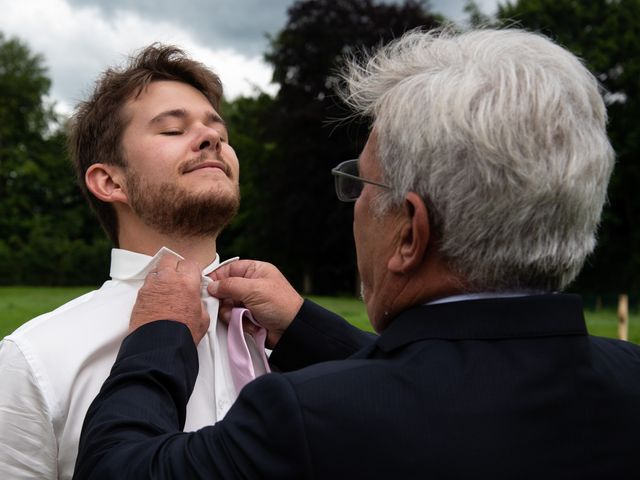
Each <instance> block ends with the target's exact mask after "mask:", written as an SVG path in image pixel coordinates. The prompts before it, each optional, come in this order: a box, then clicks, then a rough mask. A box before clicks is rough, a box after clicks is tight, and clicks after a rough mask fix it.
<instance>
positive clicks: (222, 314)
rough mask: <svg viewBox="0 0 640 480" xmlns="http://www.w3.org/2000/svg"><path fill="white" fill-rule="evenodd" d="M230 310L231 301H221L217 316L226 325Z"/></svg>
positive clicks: (229, 317)
mask: <svg viewBox="0 0 640 480" xmlns="http://www.w3.org/2000/svg"><path fill="white" fill-rule="evenodd" d="M231 310H233V302H230V303H225V302H221V303H220V307H219V308H218V318H220V319H221V320H222V321H223V322H224V323H226V324H227V325H229V322H230V321H231Z"/></svg>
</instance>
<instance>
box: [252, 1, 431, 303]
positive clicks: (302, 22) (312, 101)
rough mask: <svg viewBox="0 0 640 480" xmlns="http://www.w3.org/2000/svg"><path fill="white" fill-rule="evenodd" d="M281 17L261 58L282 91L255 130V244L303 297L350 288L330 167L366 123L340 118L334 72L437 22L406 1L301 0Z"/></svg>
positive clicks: (348, 246)
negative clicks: (262, 147) (258, 134)
mask: <svg viewBox="0 0 640 480" xmlns="http://www.w3.org/2000/svg"><path fill="white" fill-rule="evenodd" d="M288 15H289V16H288V21H287V24H286V25H285V27H284V28H283V30H282V31H280V33H278V35H277V36H276V37H275V38H273V39H272V41H271V48H270V51H269V52H268V53H267V55H266V58H267V60H268V61H269V62H271V64H272V65H273V67H274V76H273V79H274V81H275V82H277V83H278V84H279V85H280V90H279V92H278V94H277V96H276V98H275V100H274V102H273V105H272V106H270V108H269V114H268V116H266V117H263V120H262V125H261V128H262V129H264V132H263V134H264V139H265V142H266V144H267V145H271V146H272V147H273V148H272V150H271V151H270V152H269V155H268V160H266V157H264V158H263V161H261V162H257V164H256V165H255V170H254V173H253V174H252V175H254V178H255V179H256V183H255V189H256V190H255V191H254V192H253V194H255V198H254V201H255V202H257V203H258V204H259V206H258V208H259V211H261V212H262V213H261V219H260V227H259V228H261V229H262V232H261V236H260V238H261V242H262V246H263V247H264V248H265V249H266V250H267V251H268V252H269V255H268V258H269V259H270V260H272V261H274V262H275V263H276V264H277V265H278V266H280V267H281V268H283V270H284V271H285V272H286V273H287V274H288V276H289V277H290V278H292V280H293V281H294V283H296V284H297V285H298V286H299V287H302V288H303V289H304V290H305V291H310V290H313V291H316V292H336V291H343V292H344V291H353V290H354V288H355V274H354V272H355V256H354V253H353V252H354V246H353V238H352V233H351V223H352V220H351V215H352V208H351V206H347V205H341V204H340V203H339V202H338V201H337V200H336V199H335V195H334V192H333V178H332V176H331V174H330V169H331V168H332V167H334V166H335V165H337V164H338V163H339V162H341V161H343V160H347V159H350V158H355V157H357V156H358V154H359V152H360V150H361V149H362V147H363V146H364V142H365V140H366V137H367V135H368V125H366V124H364V123H362V122H361V121H351V122H348V123H347V122H344V121H339V120H340V119H344V118H345V117H346V116H347V115H348V113H349V112H347V111H346V109H345V107H344V106H343V105H341V104H340V103H339V101H338V100H337V98H336V95H335V89H336V87H337V86H338V85H339V83H340V80H339V74H338V71H339V70H340V67H341V66H342V65H343V61H344V57H345V55H348V54H357V53H358V52H360V51H361V50H362V49H366V48H371V47H375V46H378V45H380V44H382V43H385V42H388V41H389V40H391V39H392V38H395V37H398V36H400V35H401V34H402V33H403V32H405V31H406V30H409V29H412V28H415V27H420V26H422V27H425V28H431V27H434V26H436V25H437V24H439V23H440V21H441V18H440V17H437V16H435V15H433V14H430V13H429V12H428V11H427V6H426V3H425V2H420V1H412V0H409V1H405V2H404V3H402V4H400V3H396V4H382V3H376V2H375V1H373V0H304V1H297V2H296V3H294V4H293V5H292V6H291V8H290V9H289V12H288ZM241 161H242V162H247V161H248V160H247V158H241ZM252 168H253V167H252ZM245 180H246V177H245ZM252 188H253V187H252ZM245 201H247V202H248V201H249V199H248V198H247V199H245ZM254 207H256V204H255V203H252V204H251V207H250V208H251V209H253V208H254Z"/></svg>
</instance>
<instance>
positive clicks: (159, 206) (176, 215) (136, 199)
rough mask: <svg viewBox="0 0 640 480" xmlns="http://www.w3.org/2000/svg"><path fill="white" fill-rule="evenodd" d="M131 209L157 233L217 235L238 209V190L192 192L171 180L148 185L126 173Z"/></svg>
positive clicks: (186, 235) (134, 175) (192, 235)
mask: <svg viewBox="0 0 640 480" xmlns="http://www.w3.org/2000/svg"><path fill="white" fill-rule="evenodd" d="M127 189H128V196H129V202H130V205H131V209H132V210H133V211H134V212H135V213H136V214H137V215H138V216H139V217H140V219H141V220H142V221H143V222H145V223H146V224H147V225H149V226H151V227H153V228H154V229H155V230H157V231H158V232H159V233H162V234H166V235H175V236H181V237H207V236H216V235H218V234H219V233H220V232H221V231H222V229H223V228H224V227H226V226H227V225H228V224H229V222H231V220H233V218H234V217H235V216H236V214H237V213H238V208H239V206H240V192H239V189H238V185H237V184H236V185H235V190H234V191H207V192H202V193H198V194H192V193H190V192H189V191H188V190H186V189H184V188H182V187H179V186H178V185H175V184H173V183H169V182H165V183H162V184H159V185H151V184H149V183H148V182H146V181H145V180H144V179H143V178H141V177H140V176H139V175H137V174H136V173H134V172H131V173H130V174H129V175H128V176H127Z"/></svg>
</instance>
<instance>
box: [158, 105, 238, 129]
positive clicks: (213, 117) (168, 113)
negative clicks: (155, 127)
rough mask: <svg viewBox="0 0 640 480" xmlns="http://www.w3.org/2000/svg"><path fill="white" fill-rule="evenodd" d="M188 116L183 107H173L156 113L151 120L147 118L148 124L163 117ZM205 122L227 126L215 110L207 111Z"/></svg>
mask: <svg viewBox="0 0 640 480" xmlns="http://www.w3.org/2000/svg"><path fill="white" fill-rule="evenodd" d="M188 116H189V113H188V112H187V111H186V110H185V109H184V108H174V109H172V110H165V111H164V112H160V113H159V114H157V115H156V116H155V117H153V118H152V119H151V120H149V123H150V124H154V123H159V122H161V121H162V120H164V119H165V118H170V117H173V118H178V119H185V118H187V117H188ZM205 123H206V124H207V125H210V124H212V123H220V124H222V126H223V127H225V128H226V127H227V124H226V123H225V121H224V120H223V119H222V117H221V116H220V115H218V114H217V113H215V112H208V113H207V117H206V120H205Z"/></svg>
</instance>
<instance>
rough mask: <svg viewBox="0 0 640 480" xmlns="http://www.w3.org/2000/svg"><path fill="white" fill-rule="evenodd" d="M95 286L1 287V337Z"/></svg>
mask: <svg viewBox="0 0 640 480" xmlns="http://www.w3.org/2000/svg"><path fill="white" fill-rule="evenodd" d="M94 288H95V287H0V338H2V337H4V336H5V335H8V334H9V333H11V332H13V331H14V330H15V329H16V328H18V327H19V326H20V325H22V324H23V323H24V322H26V321H27V320H29V319H31V318H33V317H36V316H38V315H40V314H42V313H45V312H49V311H51V310H53V309H54V308H57V307H59V306H60V305H62V304H63V303H66V302H68V301H69V300H71V299H72V298H76V297H78V296H80V295H82V294H83V293H86V292H88V291H90V290H93V289H94Z"/></svg>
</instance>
